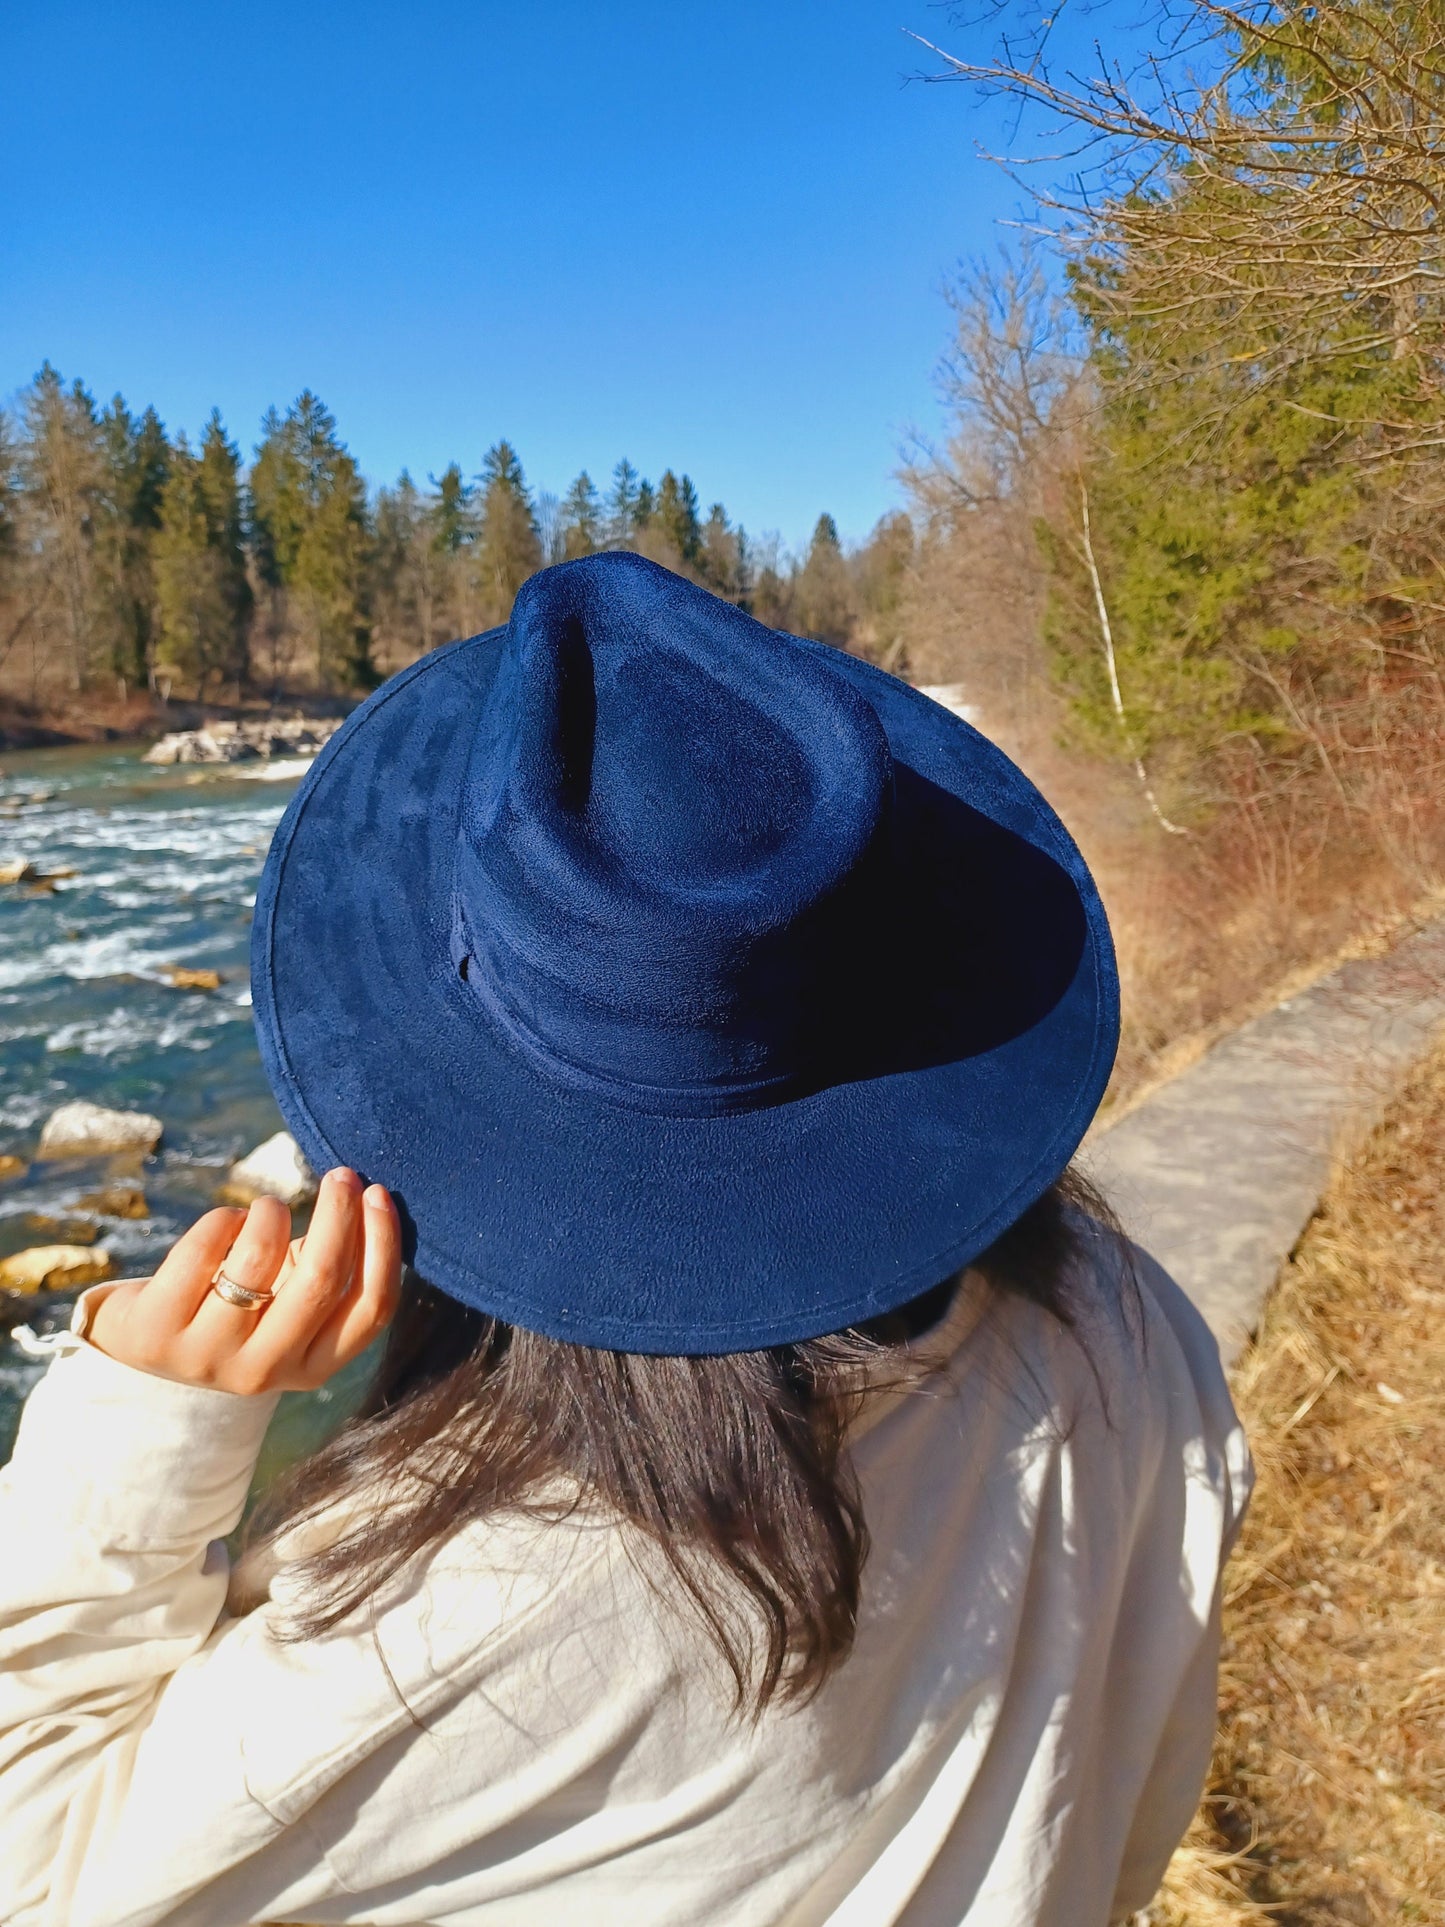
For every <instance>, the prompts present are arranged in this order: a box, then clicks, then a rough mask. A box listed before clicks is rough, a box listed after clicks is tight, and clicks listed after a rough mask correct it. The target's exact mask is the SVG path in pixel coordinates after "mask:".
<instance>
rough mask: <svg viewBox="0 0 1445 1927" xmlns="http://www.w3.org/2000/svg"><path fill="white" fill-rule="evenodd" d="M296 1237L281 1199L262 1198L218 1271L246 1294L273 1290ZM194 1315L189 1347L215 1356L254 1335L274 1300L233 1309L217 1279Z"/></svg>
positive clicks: (248, 1213)
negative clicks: (217, 1287)
mask: <svg viewBox="0 0 1445 1927" xmlns="http://www.w3.org/2000/svg"><path fill="white" fill-rule="evenodd" d="M290 1234H291V1213H290V1212H289V1211H288V1210H287V1208H286V1206H285V1205H284V1204H282V1203H281V1201H280V1199H279V1198H257V1199H256V1201H255V1203H254V1204H253V1205H252V1206H251V1208H250V1210H249V1211H247V1213H246V1219H245V1222H244V1224H243V1225H242V1226H241V1229H240V1231H239V1233H238V1234H237V1237H236V1242H235V1243H234V1244H233V1245H232V1246H231V1248H230V1250H229V1251H228V1252H227V1253H226V1255H225V1257H224V1258H223V1259H222V1260H221V1262H220V1266H219V1269H220V1271H221V1272H222V1274H223V1275H224V1276H225V1277H227V1278H229V1279H230V1280H231V1281H232V1283H233V1284H237V1285H240V1286H242V1287H243V1288H244V1289H245V1290H246V1291H259V1292H269V1291H270V1290H272V1288H273V1287H274V1285H275V1282H276V1277H277V1274H278V1273H279V1271H280V1269H281V1263H282V1260H283V1259H284V1258H285V1256H286V1240H287V1238H288V1237H289V1236H290ZM206 1282H207V1288H206V1291H205V1293H204V1295H203V1296H202V1298H201V1301H200V1303H199V1304H198V1305H197V1306H196V1309H195V1311H194V1312H193V1313H192V1314H191V1322H190V1327H189V1330H188V1333H187V1342H188V1344H193V1345H198V1346H200V1347H201V1348H202V1349H203V1350H204V1351H205V1352H206V1354H207V1356H209V1355H210V1353H211V1351H212V1350H213V1349H220V1350H224V1349H225V1348H226V1347H228V1346H231V1345H234V1344H236V1343H238V1342H239V1341H241V1340H243V1339H245V1338H247V1337H249V1335H250V1333H251V1330H252V1328H253V1327H254V1325H255V1323H256V1320H257V1319H258V1318H259V1317H260V1316H261V1314H262V1313H263V1312H264V1311H265V1310H266V1307H267V1303H268V1302H269V1301H267V1300H264V1299H263V1301H262V1302H261V1303H260V1304H257V1305H233V1304H231V1303H230V1301H229V1300H228V1299H225V1298H223V1297H222V1296H221V1295H220V1293H219V1292H218V1291H216V1290H214V1289H213V1288H212V1287H213V1279H212V1278H208V1279H207V1281H206Z"/></svg>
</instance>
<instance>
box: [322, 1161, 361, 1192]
mask: <svg viewBox="0 0 1445 1927" xmlns="http://www.w3.org/2000/svg"><path fill="white" fill-rule="evenodd" d="M326 1175H327V1176H328V1177H329V1178H330V1179H331V1181H332V1183H333V1184H339V1185H341V1186H342V1187H343V1189H345V1190H347V1191H354V1190H355V1189H356V1187H357V1185H359V1184H360V1183H361V1179H360V1178H359V1177H357V1175H356V1173H355V1172H354V1171H353V1170H352V1169H351V1167H350V1165H348V1164H338V1165H337V1167H336V1169H335V1170H334V1171H328V1172H327V1174H326Z"/></svg>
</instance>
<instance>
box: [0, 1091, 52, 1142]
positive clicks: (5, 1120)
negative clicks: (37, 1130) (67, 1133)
mask: <svg viewBox="0 0 1445 1927" xmlns="http://www.w3.org/2000/svg"><path fill="white" fill-rule="evenodd" d="M64 1095H65V1093H64V1091H63V1090H62V1089H61V1087H60V1086H59V1085H52V1086H51V1087H50V1088H48V1089H46V1090H43V1091H13V1092H12V1093H11V1094H10V1096H9V1097H7V1098H5V1099H4V1100H3V1101H0V1128H4V1129H6V1130H11V1131H28V1130H30V1128H31V1127H32V1126H33V1125H36V1124H38V1123H39V1122H40V1120H41V1118H43V1117H49V1115H50V1113H51V1112H52V1111H53V1110H54V1109H55V1107H56V1105H57V1104H59V1103H60V1102H61V1100H62V1098H63V1097H64Z"/></svg>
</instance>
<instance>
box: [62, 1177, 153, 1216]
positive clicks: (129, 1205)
mask: <svg viewBox="0 0 1445 1927" xmlns="http://www.w3.org/2000/svg"><path fill="white" fill-rule="evenodd" d="M80 1208H81V1210H82V1211H95V1212H98V1213H99V1215H100V1216H101V1217H102V1218H148V1217H149V1216H150V1214H151V1208H150V1205H149V1204H148V1203H147V1202H146V1194H145V1192H144V1191H142V1190H141V1188H140V1186H139V1185H138V1184H108V1185H107V1186H106V1187H105V1189H104V1190H103V1191H92V1192H90V1193H89V1194H88V1195H87V1196H86V1197H83V1198H82V1199H81V1200H80Z"/></svg>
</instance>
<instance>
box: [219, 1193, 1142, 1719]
mask: <svg viewBox="0 0 1445 1927" xmlns="http://www.w3.org/2000/svg"><path fill="white" fill-rule="evenodd" d="M1091 1224H1092V1225H1093V1226H1094V1227H1095V1228H1097V1227H1100V1226H1102V1227H1104V1228H1105V1231H1106V1235H1109V1236H1114V1235H1116V1231H1115V1227H1114V1226H1113V1220H1112V1218H1111V1217H1110V1214H1109V1211H1108V1207H1107V1206H1106V1205H1104V1203H1103V1202H1102V1200H1101V1199H1100V1198H1099V1197H1098V1195H1097V1194H1096V1193H1095V1192H1094V1191H1093V1189H1092V1188H1091V1187H1090V1186H1089V1184H1088V1183H1087V1181H1086V1180H1084V1179H1083V1178H1081V1177H1080V1176H1078V1175H1077V1174H1076V1173H1073V1172H1068V1173H1066V1174H1065V1176H1064V1177H1063V1178H1062V1179H1061V1180H1060V1181H1059V1182H1058V1183H1057V1184H1055V1185H1054V1186H1053V1187H1052V1188H1051V1189H1050V1190H1049V1191H1047V1192H1045V1194H1044V1195H1043V1197H1041V1198H1040V1199H1039V1200H1038V1202H1037V1203H1036V1204H1034V1205H1033V1206H1032V1207H1031V1208H1030V1209H1029V1210H1028V1211H1027V1212H1025V1213H1024V1215H1023V1217H1022V1218H1020V1219H1019V1220H1018V1222H1017V1223H1016V1224H1014V1225H1013V1226H1012V1227H1011V1229H1010V1230H1009V1231H1008V1232H1007V1233H1006V1234H1005V1235H1004V1236H1003V1237H1002V1238H1000V1239H999V1240H998V1242H997V1243H996V1244H994V1245H993V1246H992V1248H991V1249H990V1250H989V1251H988V1252H986V1253H985V1254H984V1255H983V1256H982V1257H980V1258H978V1259H976V1260H975V1261H974V1265H973V1269H975V1270H977V1271H980V1272H982V1273H983V1274H984V1276H985V1277H986V1278H987V1279H988V1281H989V1283H990V1284H991V1286H992V1287H993V1288H994V1289H996V1290H998V1291H1001V1292H1006V1293H1013V1294H1017V1295H1020V1296H1022V1297H1025V1298H1028V1299H1030V1300H1032V1301H1033V1302H1034V1303H1036V1304H1038V1305H1040V1306H1041V1307H1042V1308H1043V1309H1044V1310H1045V1311H1046V1312H1047V1313H1049V1314H1050V1315H1051V1316H1052V1317H1054V1318H1056V1319H1058V1320H1060V1321H1061V1322H1062V1323H1063V1324H1065V1325H1067V1326H1069V1327H1071V1328H1076V1327H1077V1323H1078V1319H1077V1311H1078V1304H1077V1284H1076V1283H1075V1282H1073V1281H1074V1280H1076V1279H1077V1276H1078V1271H1077V1267H1078V1265H1079V1264H1080V1263H1081V1262H1082V1263H1083V1264H1085V1265H1087V1266H1088V1268H1089V1269H1090V1270H1091V1271H1092V1270H1093V1269H1094V1262H1093V1261H1094V1257H1095V1255H1096V1254H1090V1253H1085V1252H1084V1250H1083V1247H1084V1245H1085V1243H1086V1242H1087V1241H1088V1240H1089V1238H1090V1237H1091V1236H1092V1235H1093V1233H1092V1232H1091V1229H1090V1227H1091ZM957 1284H958V1277H957V1276H954V1277H951V1278H948V1279H945V1280H943V1281H942V1283H940V1284H939V1285H937V1286H935V1287H934V1288H933V1289H932V1290H931V1291H929V1292H926V1293H925V1294H923V1296H922V1297H920V1298H916V1299H914V1300H913V1301H912V1302H911V1303H910V1304H908V1305H905V1306H904V1307H902V1309H901V1310H899V1311H896V1312H892V1313H890V1314H888V1315H887V1316H886V1317H883V1318H878V1319H874V1320H873V1321H871V1322H870V1323H869V1324H867V1325H864V1326H861V1327H858V1328H855V1329H853V1330H849V1331H845V1332H838V1333H834V1334H832V1335H830V1336H828V1337H824V1338H817V1339H810V1340H808V1341H807V1342H805V1343H799V1344H792V1345H780V1346H776V1347H774V1348H773V1349H771V1350H767V1351H757V1352H740V1353H732V1354H728V1355H725V1356H722V1357H655V1356H649V1355H646V1354H640V1353H631V1352H613V1351H601V1350H596V1349H593V1348H591V1347H588V1346H583V1345H574V1344H568V1343H565V1342H563V1341H560V1340H557V1339H552V1338H544V1337H542V1336H540V1335H539V1334H537V1333H535V1332H531V1331H528V1330H526V1329H524V1328H523V1327H521V1326H513V1325H508V1324H504V1323H503V1322H502V1321H501V1320H500V1319H496V1318H491V1317H488V1316H486V1315H485V1314H483V1313H481V1312H477V1311H473V1310H471V1309H469V1308H468V1307H466V1306H463V1305H461V1304H458V1303H457V1302H456V1301H455V1300H453V1299H451V1298H448V1297H445V1296H444V1295H443V1294H442V1293H440V1292H438V1291H435V1290H433V1289H432V1288H431V1287H430V1286H428V1285H426V1284H424V1283H423V1282H422V1281H420V1280H416V1279H414V1280H411V1281H410V1282H409V1283H408V1286H407V1288H406V1289H405V1291H404V1293H403V1299H402V1304H401V1307H400V1309H399V1311H398V1313H397V1316H396V1319H395V1320H394V1322H393V1324H392V1327H391V1330H390V1332H389V1334H388V1337H387V1341H386V1345H385V1350H384V1352H383V1354H382V1358H381V1362H380V1366H379V1368H378V1370H377V1373H376V1376H375V1378H374V1380H373V1382H372V1384H371V1386H370V1389H369V1391H368V1394H367V1396H366V1399H365V1401H364V1403H363V1405H362V1406H361V1408H360V1410H359V1411H358V1413H357V1414H356V1416H355V1417H354V1418H353V1419H351V1420H350V1421H349V1422H348V1423H347V1424H346V1425H345V1426H344V1427H343V1428H342V1430H341V1431H340V1432H339V1433H338V1434H337V1436H336V1437H335V1438H334V1439H333V1440H331V1442H330V1443H329V1444H327V1445H325V1446H323V1447H322V1448H321V1449H320V1450H319V1451H318V1452H316V1453H315V1454H313V1455H312V1457H311V1458H309V1459H307V1460H304V1461H303V1462H302V1463H301V1464H300V1465H298V1466H297V1467H295V1468H293V1470H292V1472H291V1473H290V1474H289V1475H287V1476H286V1477H284V1478H283V1479H282V1480H281V1481H280V1482H279V1484H278V1486H277V1487H275V1488H273V1489H272V1490H271V1492H269V1493H268V1494H267V1495H266V1498H265V1499H264V1501H263V1503H262V1506H261V1508H260V1509H259V1511H258V1513H257V1515H256V1517H255V1519H254V1520H253V1522H252V1534H251V1535H250V1536H254V1534H255V1532H256V1531H257V1530H261V1531H266V1530H275V1529H278V1528H280V1527H282V1526H289V1525H294V1524H297V1523H299V1522H301V1521H303V1520H309V1519H312V1518H315V1517H316V1516H317V1515H319V1514H321V1513H324V1512H325V1511H326V1510H327V1509H328V1508H329V1507H330V1506H331V1505H332V1504H333V1503H334V1502H336V1501H337V1500H339V1499H341V1498H343V1497H344V1496H345V1495H346V1494H348V1493H352V1492H355V1491H356V1489H357V1488H358V1486H365V1487H367V1488H368V1489H370V1490H378V1489H379V1490H381V1491H385V1492H387V1493H388V1494H391V1493H393V1492H394V1493H395V1494H396V1495H398V1496H397V1497H396V1499H395V1500H393V1499H392V1498H390V1497H388V1500H387V1502H386V1503H385V1504H384V1505H377V1506H370V1507H365V1506H364V1507H363V1508H362V1509H361V1516H360V1518H359V1519H357V1520H356V1521H355V1523H353V1524H351V1525H349V1526H343V1527H342V1529H341V1533H340V1536H339V1537H336V1538H335V1539H333V1540H332V1542H331V1543H329V1544H325V1545H323V1546H322V1548H321V1549H320V1550H317V1551H313V1552H311V1553H310V1554H308V1555H306V1556H305V1557H303V1558H301V1559H299V1560H298V1561H297V1562H296V1565H295V1567H294V1568H293V1570H295V1571H296V1572H297V1573H299V1575H300V1576H301V1578H302V1580H303V1582H304V1585H303V1588H302V1589H301V1590H302V1593H303V1595H304V1600H305V1603H304V1604H303V1605H302V1606H300V1607H298V1608H296V1609H294V1610H293V1611H292V1613H291V1615H290V1617H289V1618H288V1619H287V1621H286V1623H285V1625H284V1626H283V1628H282V1629H281V1636H282V1637H284V1638H288V1639H301V1638H305V1637H308V1636H312V1635H315V1634H317V1633H321V1632H324V1631H327V1630H329V1629H330V1628H331V1627H333V1626H335V1625H336V1624H337V1623H338V1622H339V1621H340V1620H341V1619H342V1618H343V1617H345V1616H346V1615H348V1614H350V1613H351V1612H353V1611H354V1610H356V1609H357V1608H359V1607H370V1608H371V1610H372V1612H373V1614H374V1612H375V1607H376V1601H377V1599H378V1596H379V1595H380V1594H381V1593H382V1591H383V1590H384V1588H385V1587H386V1585H387V1582H388V1581H390V1580H391V1579H393V1578H394V1577H395V1576H396V1575H397V1574H398V1573H400V1572H401V1571H402V1569H403V1568H404V1567H406V1566H407V1565H409V1564H410V1563H411V1562H412V1561H413V1560H415V1559H416V1558H418V1557H419V1556H421V1555H423V1554H425V1553H426V1552H427V1551H428V1550H430V1549H433V1548H435V1547H436V1546H438V1545H440V1544H441V1543H442V1542H443V1541H445V1540H446V1539H448V1538H450V1537H451V1536H452V1535H453V1534H454V1533H456V1532H457V1531H459V1530H460V1529H461V1528H462V1527H464V1526H466V1525H467V1524H469V1523H470V1522H472V1521H474V1520H477V1519H480V1518H485V1517H487V1516H489V1515H494V1514H497V1513H500V1512H503V1511H508V1512H513V1513H515V1512H516V1511H518V1510H519V1509H520V1510H524V1511H528V1512H531V1513H533V1514H535V1515H537V1516H540V1517H544V1518H558V1517H562V1516H565V1515H566V1512H567V1511H568V1510H569V1509H570V1508H569V1505H568V1502H567V1501H565V1500H559V1499H558V1498H557V1496H556V1494H557V1492H558V1489H559V1485H560V1487H561V1488H562V1489H563V1490H565V1491H568V1492H570V1493H572V1494H573V1495H575V1496H574V1497H573V1499H572V1501H571V1504H572V1505H575V1504H576V1503H578V1502H580V1501H585V1502H588V1503H591V1504H598V1503H600V1504H601V1505H602V1506H603V1507H605V1508H607V1509H608V1510H610V1512H611V1514H612V1515H613V1516H615V1517H618V1518H620V1519H622V1520H625V1521H627V1522H628V1523H629V1524H630V1525H631V1526H632V1527H633V1528H635V1529H636V1530H637V1531H638V1532H639V1533H640V1534H641V1535H642V1536H643V1539H644V1540H645V1541H649V1542H651V1544H652V1545H653V1546H654V1547H655V1548H656V1549H657V1551H658V1552H660V1553H661V1555H662V1562H663V1563H662V1566H661V1569H660V1570H661V1572H662V1575H663V1578H664V1580H665V1581H669V1582H670V1584H669V1585H668V1587H667V1589H668V1590H669V1591H670V1592H671V1593H672V1594H673V1595H674V1597H675V1598H676V1599H677V1600H678V1601H680V1602H681V1603H682V1604H683V1605H684V1606H690V1608H691V1609H692V1611H693V1613H694V1614H695V1615H696V1618H697V1620H698V1621H699V1622H700V1624H701V1626H702V1628H703V1629H704V1630H705V1632H706V1633H707V1634H708V1635H709V1636H710V1638H711V1640H712V1642H713V1643H714V1645H715V1646H716V1648H717V1650H718V1652H719V1653H720V1655H721V1656H722V1658H723V1660H724V1661H725V1662H726V1664H727V1666H728V1668H729V1669H730V1670H731V1674H732V1678H733V1681H734V1683H735V1687H736V1693H737V1703H738V1705H739V1707H740V1708H741V1707H747V1708H749V1709H750V1710H751V1711H752V1712H754V1713H758V1712H761V1710H762V1709H763V1708H764V1707H765V1706H766V1705H767V1704H768V1702H769V1701H770V1700H771V1699H773V1697H774V1696H775V1695H776V1696H777V1697H779V1698H780V1699H782V1700H787V1699H794V1698H797V1699H803V1698H807V1697H808V1696H810V1695H811V1694H813V1693H815V1692H816V1691H817V1689H818V1688H819V1687H820V1686H821V1685H822V1683H823V1681H824V1680H825V1679H826V1678H827V1677H828V1675H829V1674H830V1673H831V1672H832V1671H833V1669H834V1668H835V1667H836V1666H838V1665H839V1664H840V1663H841V1661H842V1660H843V1659H844V1658H845V1657H846V1655H847V1653H848V1651H849V1649H850V1647H851V1645H852V1642H853V1636H854V1631H855V1627H856V1623H857V1616H858V1600H859V1590H860V1582H861V1577H862V1572H863V1565H864V1561H865V1559H866V1557H867V1551H868V1531H867V1524H866V1521H865V1520H864V1517H863V1512H862V1506H861V1503H860V1499H859V1494H858V1488H857V1484H856V1481H855V1479H854V1476H853V1473H852V1470H851V1467H850V1465H849V1462H848V1457H847V1454H846V1453H845V1451H844V1449H843V1448H844V1439H845V1435H846V1432H847V1428H848V1424H849V1421H850V1419H851V1418H852V1417H853V1415H854V1413H855V1412H856V1409H857V1404H858V1401H859V1399H860V1397H861V1396H862V1395H863V1393H864V1392H865V1391H867V1390H868V1389H870V1388H876V1387H877V1386H878V1384H879V1382H880V1378H881V1379H882V1380H883V1381H886V1382H888V1383H892V1384H898V1383H905V1384H906V1383H908V1382H909V1380H910V1376H912V1377H915V1378H916V1377H919V1376H922V1375H923V1373H924V1371H926V1369H927V1367H926V1366H925V1367H922V1368H920V1367H919V1366H918V1364H917V1363H916V1361H914V1360H913V1359H910V1357H909V1355H908V1354H907V1352H906V1350H905V1348H906V1347H907V1346H908V1345H909V1344H910V1343H911V1342H912V1341H914V1340H916V1339H917V1338H919V1337H921V1336H923V1335H924V1334H925V1333H926V1332H927V1331H928V1330H929V1329H931V1328H932V1327H933V1326H934V1325H935V1324H937V1322H938V1321H939V1319H940V1318H942V1317H943V1315H944V1314H945V1313H946V1312H947V1310H948V1309H949V1307H950V1305H951V1303H952V1300H953V1296H954V1292H955V1289H956V1286H957ZM403 1494H404V1495H405V1496H404V1497H403V1496H401V1495H403ZM654 1563H655V1562H654Z"/></svg>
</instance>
